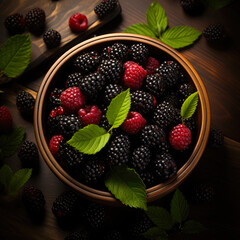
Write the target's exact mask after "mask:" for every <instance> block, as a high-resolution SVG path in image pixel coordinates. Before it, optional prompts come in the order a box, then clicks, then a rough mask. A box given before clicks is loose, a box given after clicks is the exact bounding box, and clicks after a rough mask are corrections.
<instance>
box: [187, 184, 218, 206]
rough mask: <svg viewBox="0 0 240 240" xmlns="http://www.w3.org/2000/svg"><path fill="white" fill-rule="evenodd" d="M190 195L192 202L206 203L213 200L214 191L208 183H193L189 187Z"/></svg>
mask: <svg viewBox="0 0 240 240" xmlns="http://www.w3.org/2000/svg"><path fill="white" fill-rule="evenodd" d="M190 193H191V195H190V197H191V199H192V200H193V201H194V202H198V203H206V202H210V201H212V200H213V199H214V195H215V189H214V187H213V185H212V184H210V183H203V182H202V183H195V184H193V186H192V187H191V190H190Z"/></svg>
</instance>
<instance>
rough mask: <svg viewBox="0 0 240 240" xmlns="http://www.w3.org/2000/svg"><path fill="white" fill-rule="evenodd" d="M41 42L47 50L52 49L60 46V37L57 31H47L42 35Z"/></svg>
mask: <svg viewBox="0 0 240 240" xmlns="http://www.w3.org/2000/svg"><path fill="white" fill-rule="evenodd" d="M43 41H44V42H45V44H46V46H47V47H48V48H54V47H57V46H58V45H60V42H61V35H60V33H59V32H58V31H56V30H53V29H49V30H48V31H46V32H45V33H44V34H43Z"/></svg>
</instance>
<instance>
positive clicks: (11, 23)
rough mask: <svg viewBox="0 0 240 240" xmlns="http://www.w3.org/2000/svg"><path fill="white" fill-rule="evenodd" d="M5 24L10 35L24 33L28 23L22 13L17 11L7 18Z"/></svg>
mask: <svg viewBox="0 0 240 240" xmlns="http://www.w3.org/2000/svg"><path fill="white" fill-rule="evenodd" d="M4 25H5V27H6V29H7V30H8V32H9V33H10V35H14V34H21V33H23V32H24V31H25V25H26V23H25V19H24V17H23V16H22V15H21V14H19V13H15V14H12V15H10V16H8V17H7V18H6V19H5V21H4Z"/></svg>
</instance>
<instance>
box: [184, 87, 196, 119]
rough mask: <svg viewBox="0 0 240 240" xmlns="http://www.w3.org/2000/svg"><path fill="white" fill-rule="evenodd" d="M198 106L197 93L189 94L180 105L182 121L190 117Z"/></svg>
mask: <svg viewBox="0 0 240 240" xmlns="http://www.w3.org/2000/svg"><path fill="white" fill-rule="evenodd" d="M197 104H198V92H194V93H193V94H191V95H190V96H189V97H188V98H187V99H186V100H185V101H184V102H183V104H182V107H181V116H182V118H183V120H184V119H187V118H190V117H192V115H193V114H194V112H195V111H196V109H197Z"/></svg>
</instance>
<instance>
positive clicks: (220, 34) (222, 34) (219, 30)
mask: <svg viewBox="0 0 240 240" xmlns="http://www.w3.org/2000/svg"><path fill="white" fill-rule="evenodd" d="M203 36H204V37H205V39H206V40H207V41H208V42H209V43H224V42H225V41H226V39H227V33H226V30H225V28H224V26H223V25H222V24H220V23H217V24H210V25H209V26H207V27H206V28H205V29H204V31H203Z"/></svg>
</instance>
